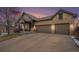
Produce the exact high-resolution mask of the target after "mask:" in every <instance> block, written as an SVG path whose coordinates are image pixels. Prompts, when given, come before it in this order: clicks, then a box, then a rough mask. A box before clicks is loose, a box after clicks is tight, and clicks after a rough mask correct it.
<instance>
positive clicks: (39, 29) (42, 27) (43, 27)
mask: <svg viewBox="0 0 79 59" xmlns="http://www.w3.org/2000/svg"><path fill="white" fill-rule="evenodd" d="M36 29H37V32H43V33H50V32H51V25H40V26H36Z"/></svg>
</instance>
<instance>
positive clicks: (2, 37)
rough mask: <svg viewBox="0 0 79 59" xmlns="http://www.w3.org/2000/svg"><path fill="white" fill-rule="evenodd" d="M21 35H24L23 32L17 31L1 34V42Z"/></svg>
mask: <svg viewBox="0 0 79 59" xmlns="http://www.w3.org/2000/svg"><path fill="white" fill-rule="evenodd" d="M21 35H23V34H21V33H15V34H10V35H5V36H0V42H2V41H5V40H9V39H12V38H16V37H18V36H21Z"/></svg>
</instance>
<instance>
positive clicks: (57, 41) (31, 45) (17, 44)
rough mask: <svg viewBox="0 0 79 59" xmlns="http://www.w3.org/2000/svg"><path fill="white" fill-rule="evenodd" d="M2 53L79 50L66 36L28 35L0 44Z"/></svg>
mask: <svg viewBox="0 0 79 59" xmlns="http://www.w3.org/2000/svg"><path fill="white" fill-rule="evenodd" d="M0 51H2V52H4V51H6V52H24V51H25V52H72V51H73V52H75V51H79V48H78V47H77V46H76V45H75V43H74V41H73V40H72V39H71V38H70V36H68V35H57V34H47V33H30V34H25V35H23V36H20V37H17V38H13V39H10V40H7V41H3V42H0Z"/></svg>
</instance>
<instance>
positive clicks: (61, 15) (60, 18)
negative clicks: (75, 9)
mask: <svg viewBox="0 0 79 59" xmlns="http://www.w3.org/2000/svg"><path fill="white" fill-rule="evenodd" d="M62 19H63V13H62V12H60V13H59V20H62Z"/></svg>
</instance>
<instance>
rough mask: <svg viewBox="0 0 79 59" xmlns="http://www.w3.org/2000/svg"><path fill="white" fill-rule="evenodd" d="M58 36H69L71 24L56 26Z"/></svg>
mask: <svg viewBox="0 0 79 59" xmlns="http://www.w3.org/2000/svg"><path fill="white" fill-rule="evenodd" d="M55 32H56V33H57V34H69V24H56V31H55Z"/></svg>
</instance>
